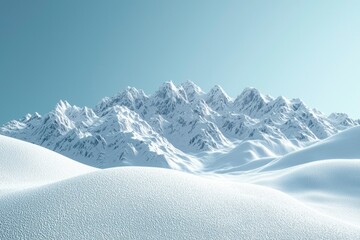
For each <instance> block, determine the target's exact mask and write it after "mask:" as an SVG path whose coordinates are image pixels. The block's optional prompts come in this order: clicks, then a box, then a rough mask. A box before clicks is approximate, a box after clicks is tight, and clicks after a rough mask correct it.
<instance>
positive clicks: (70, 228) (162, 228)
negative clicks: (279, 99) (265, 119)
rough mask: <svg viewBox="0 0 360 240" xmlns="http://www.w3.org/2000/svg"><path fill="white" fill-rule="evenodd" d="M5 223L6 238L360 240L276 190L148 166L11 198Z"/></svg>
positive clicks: (1, 232) (6, 200) (0, 216)
mask: <svg viewBox="0 0 360 240" xmlns="http://www.w3.org/2000/svg"><path fill="white" fill-rule="evenodd" d="M0 223H1V228H0V238H1V239H360V228H356V227H353V226H351V225H347V224H345V223H343V222H341V221H337V220H335V219H333V218H328V217H326V216H324V215H321V214H319V213H317V212H315V211H313V210H311V209H309V208H307V207H305V206H304V205H303V204H301V203H300V202H297V201H296V200H294V199H293V198H291V197H288V196H287V195H285V194H283V193H281V192H279V191H276V190H272V189H270V188H266V187H261V186H256V185H251V184H239V183H231V182H229V181H221V180H213V179H207V178H203V177H199V176H195V175H190V174H186V173H182V172H178V171H174V170H165V169H159V168H140V167H122V168H113V169H107V170H101V171H96V172H93V173H89V174H85V175H82V176H79V177H75V178H71V179H67V180H64V181H60V182H57V183H53V184H49V185H45V186H40V187H37V188H32V189H27V190H24V191H19V192H15V193H10V194H7V195H5V196H3V197H2V198H0Z"/></svg>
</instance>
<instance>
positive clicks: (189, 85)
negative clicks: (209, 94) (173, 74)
mask: <svg viewBox="0 0 360 240" xmlns="http://www.w3.org/2000/svg"><path fill="white" fill-rule="evenodd" d="M180 86H181V87H182V88H183V89H184V91H185V93H186V96H187V100H188V101H189V102H192V101H194V100H197V99H199V98H200V97H202V96H203V95H204V94H205V92H203V90H202V89H201V88H200V87H199V86H198V85H196V84H195V83H194V82H192V81H190V80H187V81H186V82H184V83H182V84H181V85H180Z"/></svg>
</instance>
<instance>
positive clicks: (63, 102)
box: [55, 100, 71, 112]
mask: <svg viewBox="0 0 360 240" xmlns="http://www.w3.org/2000/svg"><path fill="white" fill-rule="evenodd" d="M68 108H71V105H70V103H69V102H68V101H66V100H60V101H59V102H58V103H57V104H56V106H55V111H59V112H64V111H66V110H67V109H68Z"/></svg>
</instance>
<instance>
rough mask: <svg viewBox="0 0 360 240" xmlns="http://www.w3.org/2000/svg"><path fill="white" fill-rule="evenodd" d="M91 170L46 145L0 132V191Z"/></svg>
mask: <svg viewBox="0 0 360 240" xmlns="http://www.w3.org/2000/svg"><path fill="white" fill-rule="evenodd" d="M95 170H96V168H93V167H89V166H87V165H83V164H81V163H79V162H76V161H73V160H71V159H69V158H67V157H64V156H63V155H60V154H58V153H55V152H53V151H50V150H48V149H46V148H43V147H40V146H37V145H34V144H31V143H27V142H24V141H21V140H17V139H14V138H10V137H5V136H2V135H0V193H1V192H3V191H5V190H7V189H8V190H9V189H12V188H23V187H30V186H36V185H41V184H48V183H51V182H56V181H59V180H63V179H66V178H70V177H74V176H78V175H80V174H84V173H88V172H92V171H95Z"/></svg>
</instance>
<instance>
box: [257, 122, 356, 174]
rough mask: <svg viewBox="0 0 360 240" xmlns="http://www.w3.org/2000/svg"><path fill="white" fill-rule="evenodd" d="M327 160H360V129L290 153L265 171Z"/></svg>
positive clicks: (350, 130) (272, 163)
mask: <svg viewBox="0 0 360 240" xmlns="http://www.w3.org/2000/svg"><path fill="white" fill-rule="evenodd" d="M325 159H360V127H353V128H350V129H347V130H345V131H343V132H341V133H339V134H336V135H334V136H332V137H329V138H327V139H325V140H322V141H320V142H319V143H316V144H314V145H311V146H310V147H306V148H304V149H302V150H299V151H296V152H292V153H289V154H287V155H285V156H284V157H281V158H279V159H278V160H276V161H273V162H271V163H269V164H268V165H266V166H265V167H264V169H263V170H265V171H270V170H279V169H284V168H288V167H293V166H297V165H301V164H304V163H308V162H313V161H319V160H325Z"/></svg>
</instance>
